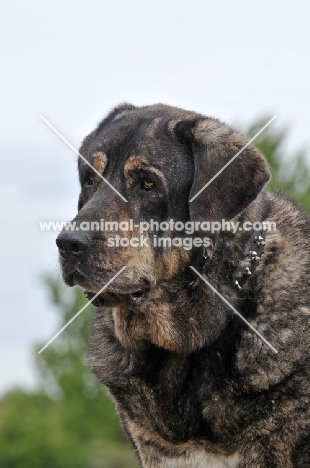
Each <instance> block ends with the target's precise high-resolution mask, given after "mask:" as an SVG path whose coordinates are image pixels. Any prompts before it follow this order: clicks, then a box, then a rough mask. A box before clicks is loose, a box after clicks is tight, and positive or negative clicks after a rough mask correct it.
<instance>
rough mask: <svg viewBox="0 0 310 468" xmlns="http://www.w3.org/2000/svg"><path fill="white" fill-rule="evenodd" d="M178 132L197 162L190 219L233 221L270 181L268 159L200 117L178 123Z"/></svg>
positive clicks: (219, 125)
mask: <svg viewBox="0 0 310 468" xmlns="http://www.w3.org/2000/svg"><path fill="white" fill-rule="evenodd" d="M176 132H177V134H178V138H182V136H183V138H184V140H185V141H186V143H187V146H188V147H189V148H190V152H191V154H192V157H193V160H194V180H193V184H192V187H191V191H190V196H189V211H190V217H191V220H193V221H199V220H221V219H226V220H229V219H231V218H233V217H234V216H236V215H237V214H238V213H240V212H241V211H242V210H244V209H245V208H246V207H247V206H248V205H249V204H250V203H251V201H253V200H254V199H255V198H256V197H257V195H258V194H259V192H260V191H261V190H262V189H263V187H264V185H265V184H266V182H267V181H268V180H269V178H270V172H269V169H268V164H267V162H266V160H265V158H264V157H263V156H262V155H261V154H260V152H259V151H258V150H257V149H256V148H254V147H253V146H251V145H248V146H247V147H246V148H244V146H245V145H246V144H247V139H246V138H245V137H244V136H242V135H240V134H239V133H238V132H236V131H234V130H233V129H232V128H231V127H229V126H228V125H226V124H223V123H222V122H219V121H218V120H215V119H211V118H200V119H196V120H190V121H187V122H179V124H178V125H177V128H176ZM243 148H244V149H243ZM242 149H243V151H242V152H241V153H240V154H239V155H238V156H237V157H235V156H236V155H237V154H238V153H239V152H240V151H241V150H242ZM234 157H235V158H234ZM230 161H231V162H230ZM225 166H226V167H225ZM208 183H209V184H208ZM206 184H208V185H207V187H206V188H204V187H205V185H206ZM201 189H203V190H202V191H201ZM200 191H201V193H199V192H200ZM197 194H198V195H197Z"/></svg>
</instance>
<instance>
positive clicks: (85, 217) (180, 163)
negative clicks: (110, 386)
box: [57, 104, 269, 351]
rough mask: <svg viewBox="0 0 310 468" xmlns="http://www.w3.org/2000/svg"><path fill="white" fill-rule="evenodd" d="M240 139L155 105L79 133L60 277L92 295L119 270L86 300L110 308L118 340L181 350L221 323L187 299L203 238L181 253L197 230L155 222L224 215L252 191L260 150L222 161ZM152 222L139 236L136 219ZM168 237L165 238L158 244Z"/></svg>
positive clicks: (263, 170) (262, 172) (119, 112)
mask: <svg viewBox="0 0 310 468" xmlns="http://www.w3.org/2000/svg"><path fill="white" fill-rule="evenodd" d="M246 143H247V140H246V139H245V138H244V137H243V136H241V135H240V134H238V133H237V132H235V131H234V130H232V129H231V128H230V127H229V126H227V125H225V124H223V123H221V122H219V121H218V120H215V119H211V118H206V117H204V116H202V115H199V114H196V113H193V112H188V111H184V110H181V109H178V108H174V107H169V106H165V105H161V104H158V105H154V106H146V107H141V108H138V107H134V106H132V105H127V104H125V105H122V106H119V107H117V108H115V109H114V110H113V111H112V112H111V113H110V114H109V115H108V116H107V117H106V118H105V119H104V120H103V121H102V122H101V123H100V124H99V126H98V127H97V129H96V130H94V131H93V132H92V133H91V134H90V135H88V136H87V137H86V138H85V140H84V142H83V144H82V146H81V149H80V153H81V154H82V156H83V158H85V159H82V158H79V175H80V183H81V194H80V197H79V204H78V209H79V211H78V214H77V216H76V217H75V218H74V220H73V222H75V229H74V230H73V231H72V230H71V231H66V230H63V232H62V233H61V234H60V235H59V236H58V239H57V245H58V247H59V251H60V259H61V266H62V271H63V277H64V280H65V282H66V283H67V284H68V285H70V286H72V285H75V284H79V285H80V286H82V287H83V288H84V289H85V290H86V291H88V293H89V294H90V295H94V294H96V293H97V292H98V291H100V290H101V288H103V286H104V285H105V284H107V283H108V282H109V281H110V280H111V279H112V278H113V277H114V276H115V275H116V274H117V273H118V272H119V270H120V269H121V268H122V267H124V266H126V269H124V271H122V273H121V274H120V275H119V276H117V277H116V278H115V279H114V280H113V281H112V282H111V283H109V284H108V286H107V287H106V288H105V290H104V291H103V292H102V293H101V294H100V296H99V297H98V298H97V299H96V300H95V305H98V306H100V305H105V306H107V307H109V306H111V307H114V322H115V329H116V334H117V336H118V338H119V339H120V340H121V341H122V343H123V344H124V345H126V346H130V347H133V348H137V347H140V348H141V347H143V346H146V345H147V343H150V342H151V343H153V344H156V345H158V346H161V347H164V348H166V349H170V350H173V351H188V350H192V349H195V348H197V347H199V346H202V345H203V344H205V343H206V342H210V341H212V340H214V339H215V338H216V336H218V334H219V332H220V330H221V329H222V328H223V326H224V323H225V317H224V314H223V316H222V315H221V314H218V311H216V310H215V309H216V308H215V309H214V304H213V306H212V300H211V299H210V300H211V303H210V304H209V305H210V308H209V310H208V307H206V306H205V304H204V300H203V298H201V303H200V305H198V308H197V304H199V300H197V297H196V298H195V307H194V305H193V304H191V303H192V293H193V291H192V290H191V288H192V287H196V286H194V285H197V282H196V281H195V280H197V277H195V276H194V275H195V274H194V273H193V272H192V271H191V270H190V269H189V265H190V264H191V263H192V262H195V263H196V261H197V258H198V257H199V256H200V255H201V251H202V248H203V244H204V242H205V241H204V240H203V239H202V240H201V242H198V243H197V242H196V244H195V248H194V249H187V248H186V245H188V244H186V243H183V240H184V238H185V237H186V238H188V237H191V238H193V236H195V235H196V234H197V233H191V234H190V235H188V234H187V233H185V232H184V231H183V232H177V234H176V232H173V233H172V232H171V231H169V232H168V231H167V230H166V229H164V227H165V226H167V225H168V223H169V221H170V220H171V219H173V220H174V221H178V222H180V223H183V224H185V223H187V222H189V221H192V222H195V221H196V222H197V221H202V220H213V221H214V220H221V219H223V218H225V219H226V220H229V219H231V218H232V217H234V216H236V215H237V214H238V213H240V212H241V211H243V210H244V209H245V208H246V207H247V206H248V205H249V204H250V203H251V202H252V201H253V200H254V199H255V198H256V197H257V195H258V193H259V192H260V191H261V190H262V188H263V186H264V184H265V183H266V181H267V180H268V178H269V171H268V167H267V164H266V162H265V160H264V158H263V157H262V156H261V155H260V153H259V152H258V151H257V150H256V149H255V148H253V147H252V146H247V147H246V148H245V149H244V150H243V151H242V152H241V154H240V155H239V156H238V157H237V158H236V159H235V160H234V161H232V162H231V164H229V165H227V163H229V161H230V160H231V159H232V158H233V157H234V156H235V155H236V154H237V153H238V152H239V151H240V150H241V149H242V148H243V147H244V146H245V145H246ZM85 160H86V161H88V163H89V164H87V162H86V161H85ZM225 165H227V167H226V168H225V169H224V170H223V171H222V172H220V171H221V169H223V168H224V166H225ZM94 169H95V170H94ZM219 172H220V173H219ZM218 173H219V174H218ZM100 174H101V175H102V176H103V177H104V178H105V179H106V181H107V182H108V183H107V182H105V181H104V180H102V178H101V177H100ZM217 174H218V175H217ZM216 175H217V177H215V176H216ZM213 177H215V178H214V180H213V182H212V183H211V184H210V185H209V186H208V187H207V188H205V189H204V190H203V191H202V192H201V193H200V194H199V195H198V196H197V197H195V195H196V194H197V193H198V192H199V191H200V190H201V189H202V188H203V187H204V185H205V184H207V182H208V181H210V180H211V179H212V178H213ZM112 187H113V188H114V190H113V189H112ZM120 195H121V196H122V197H121V196H120ZM193 197H195V198H194V200H193V201H192V202H190V200H191V199H192V198H193ZM124 199H125V200H127V201H125V200H124ZM151 220H153V231H152V230H151V231H150V230H149V231H147V232H141V230H140V228H141V224H139V223H141V222H143V223H147V222H150V221H151ZM164 222H166V225H165V223H164ZM107 223H108V224H107ZM112 223H114V224H112ZM156 223H158V225H157V224H156ZM154 226H155V227H156V226H159V230H157V231H156V232H154ZM151 227H152V226H151ZM109 228H114V230H113V232H111V231H109ZM117 229H118V230H117ZM155 234H156V235H155ZM175 237H177V238H178V239H179V240H178V242H174V243H173V244H171V243H169V242H167V241H162V242H157V239H158V238H164V239H167V238H170V239H173V238H174V239H175ZM124 239H125V240H124ZM158 244H159V246H158ZM204 245H205V244H204ZM184 246H185V248H184ZM213 301H214V299H213ZM212 307H213V309H214V310H212Z"/></svg>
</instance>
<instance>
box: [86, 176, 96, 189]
mask: <svg viewBox="0 0 310 468" xmlns="http://www.w3.org/2000/svg"><path fill="white" fill-rule="evenodd" d="M93 185H94V179H93V177H88V178H87V180H86V187H92V186H93Z"/></svg>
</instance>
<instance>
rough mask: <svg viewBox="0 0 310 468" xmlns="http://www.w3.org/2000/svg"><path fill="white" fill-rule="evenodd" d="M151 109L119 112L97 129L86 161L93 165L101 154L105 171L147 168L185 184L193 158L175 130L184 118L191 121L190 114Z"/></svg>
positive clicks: (192, 116) (191, 115)
mask: <svg viewBox="0 0 310 468" xmlns="http://www.w3.org/2000/svg"><path fill="white" fill-rule="evenodd" d="M153 107H155V109H149V108H148V109H147V110H145V111H143V110H141V109H138V110H131V111H124V112H120V114H118V115H116V116H115V117H114V119H113V120H112V121H110V122H107V123H106V124H105V125H102V127H100V126H99V128H98V130H97V134H96V136H95V137H94V138H93V140H92V141H91V143H90V145H89V148H88V151H87V159H88V160H89V161H90V162H95V161H96V159H98V154H103V155H104V159H105V162H104V165H105V166H107V167H108V172H114V173H115V171H119V170H123V169H128V168H130V169H135V168H136V169H139V166H140V167H142V166H143V167H144V168H145V167H147V166H148V165H149V166H151V167H154V168H155V169H158V170H159V171H161V172H162V173H163V174H164V175H165V176H166V177H167V178H170V176H173V177H172V178H173V180H175V179H177V180H178V181H179V182H181V183H182V180H183V179H184V181H185V179H187V178H188V174H189V173H191V172H192V170H193V161H192V159H193V158H192V156H191V154H190V153H189V150H188V149H187V147H186V146H185V145H184V144H183V143H181V142H180V141H179V140H178V138H177V136H176V134H175V129H176V125H177V124H178V123H179V122H181V121H182V120H184V119H185V118H187V119H188V118H194V114H192V113H189V112H184V111H181V110H180V111H178V109H173V112H172V111H170V109H171V108H168V110H167V109H166V108H165V106H162V108H159V109H157V108H156V106H153ZM167 107H168V106H167Z"/></svg>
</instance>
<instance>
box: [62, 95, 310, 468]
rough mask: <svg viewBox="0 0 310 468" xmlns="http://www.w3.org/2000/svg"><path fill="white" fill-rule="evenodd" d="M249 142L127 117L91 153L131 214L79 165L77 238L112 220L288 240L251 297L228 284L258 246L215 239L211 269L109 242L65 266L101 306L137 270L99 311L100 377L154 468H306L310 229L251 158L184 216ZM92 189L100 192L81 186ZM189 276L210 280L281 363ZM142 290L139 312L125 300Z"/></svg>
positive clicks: (261, 270)
mask: <svg viewBox="0 0 310 468" xmlns="http://www.w3.org/2000/svg"><path fill="white" fill-rule="evenodd" d="M246 141H247V140H246V139H245V138H244V137H243V136H241V135H240V134H239V133H237V132H236V131H234V130H233V129H231V128H230V127H229V126H227V125H225V124H223V123H221V122H219V121H218V120H215V119H211V118H206V117H204V116H202V115H199V114H196V113H193V112H188V111H184V110H181V109H177V108H174V107H169V106H165V105H161V104H159V105H154V106H146V107H141V108H138V107H134V106H132V105H127V104H125V105H122V106H119V107H117V108H115V109H114V110H113V111H112V112H111V113H110V114H109V115H108V116H107V117H106V118H105V119H104V120H103V121H102V122H101V123H100V125H99V126H98V128H97V129H96V130H94V131H93V132H92V133H91V135H89V136H88V137H87V138H86V139H85V140H84V142H83V144H82V147H81V152H82V154H83V155H84V156H85V157H86V158H87V159H88V160H89V161H90V162H91V163H92V164H94V165H95V166H96V167H97V168H99V169H100V168H101V169H100V170H104V172H103V175H104V177H106V178H107V179H108V180H109V181H110V182H111V183H112V184H113V185H114V186H115V187H116V189H117V190H119V192H120V193H122V194H123V195H124V196H125V197H126V198H127V200H128V202H127V203H126V202H124V201H123V200H121V198H119V197H118V195H117V194H116V193H115V192H113V191H112V190H111V189H110V188H109V187H108V186H107V185H106V184H105V183H104V182H103V181H101V179H100V178H99V177H98V176H96V174H95V173H93V172H92V170H91V169H90V168H89V167H88V166H87V165H86V164H85V163H84V162H83V161H82V160H81V159H80V160H79V171H80V179H81V184H82V190H81V195H80V199H79V212H78V214H77V216H76V218H75V221H76V222H77V225H79V224H80V223H81V222H82V221H86V220H92V221H94V220H100V219H102V218H103V219H105V220H111V221H112V220H113V221H118V222H120V221H125V220H129V219H130V218H132V219H134V220H135V222H138V221H140V220H142V219H144V220H149V219H151V218H152V219H154V220H158V221H163V220H169V219H170V218H173V219H174V220H179V221H183V222H184V221H187V220H203V219H213V220H218V219H222V218H225V219H226V220H228V219H234V221H236V220H239V221H263V220H265V221H266V220H269V221H275V222H276V225H277V230H276V231H273V232H268V234H267V238H266V247H265V251H264V254H263V257H262V259H261V262H260V264H259V266H258V268H257V270H256V271H255V274H253V276H252V277H251V278H250V279H249V280H248V282H247V283H246V285H245V286H244V288H243V289H242V290H241V291H238V290H236V289H235V287H234V286H233V278H234V274H235V272H236V271H238V268H239V267H240V265H242V266H243V267H245V266H247V265H249V260H246V259H244V256H243V251H244V248H245V246H246V245H247V243H248V240H249V238H250V235H251V232H238V233H237V234H236V235H232V234H230V233H219V234H216V235H213V236H211V240H212V243H211V246H210V248H209V249H208V258H207V262H206V264H205V265H204V260H203V257H202V249H201V248H196V249H194V250H192V251H185V250H184V249H182V248H172V249H156V248H153V247H152V246H151V245H149V246H148V247H141V248H118V249H117V248H108V247H107V245H106V238H107V236H108V235H110V234H109V233H105V232H92V233H89V234H88V235H89V236H90V235H91V236H92V237H91V242H92V244H91V248H89V249H88V250H87V251H86V252H81V253H80V254H79V255H75V256H72V258H65V259H62V269H63V276H64V280H65V281H66V282H67V284H69V285H71V286H72V285H73V284H80V285H81V286H82V287H84V288H85V289H86V290H88V291H90V292H92V293H96V292H97V291H99V289H100V288H101V287H102V286H103V285H104V284H105V283H106V282H107V281H108V280H109V279H110V278H111V277H113V276H114V275H115V274H116V273H117V271H118V270H120V268H121V267H123V266H124V265H127V268H126V270H125V271H124V272H123V273H122V274H121V275H120V276H118V277H117V278H116V280H115V281H114V282H113V283H112V284H111V285H110V286H109V288H108V290H107V291H105V292H104V293H103V294H102V297H101V300H100V301H99V304H98V303H97V305H102V304H103V305H105V306H106V307H98V308H96V310H95V317H94V322H93V327H92V338H91V343H90V363H91V366H92V369H93V370H94V372H95V373H96V374H97V376H98V377H99V379H100V380H101V381H102V382H103V384H104V385H106V386H107V388H108V389H109V391H110V394H111V395H112V397H113V399H114V401H115V405H116V408H117V411H118V414H119V417H120V420H121V422H122V425H123V428H124V430H125V432H126V434H127V435H128V438H129V440H130V441H131V443H132V445H133V447H134V448H135V450H136V451H137V455H138V458H139V460H140V463H141V466H143V467H144V468H151V467H154V468H155V467H159V468H161V467H162V468H166V467H167V468H168V467H171V468H172V467H181V468H182V467H192V468H195V467H197V468H200V467H216V468H224V467H231V468H263V467H266V468H267V467H268V468H292V467H296V468H297V467H298V468H306V467H307V468H308V467H309V466H310V410H309V396H310V385H309V380H310V379H309V377H310V375H309V374H310V367H309V337H310V328H309V320H310V301H309V297H310V293H309V291H310V289H309V287H310V280H309V271H310V238H309V228H310V222H309V218H308V216H307V215H306V214H305V213H303V212H302V211H301V210H300V209H299V208H298V207H297V206H296V205H295V204H294V202H292V201H291V200H289V199H287V198H285V197H284V196H282V195H281V194H278V193H273V192H265V191H264V190H263V188H264V185H265V183H266V182H267V180H268V178H269V171H268V167H267V164H266V162H265V160H264V158H263V157H262V155H261V154H260V153H259V152H258V151H257V150H256V149H255V148H254V147H253V146H248V147H247V148H246V149H245V150H244V151H243V152H242V153H241V154H240V156H238V158H237V159H236V160H235V161H234V162H232V163H231V165H230V166H229V167H228V168H227V169H226V170H225V171H224V172H223V173H222V174H221V175H219V176H218V178H217V179H216V180H215V181H214V182H213V183H212V184H210V186H209V187H208V188H207V189H206V190H205V191H204V192H203V193H202V194H201V195H200V196H199V197H197V198H196V199H195V201H194V202H192V203H189V199H190V198H191V197H192V196H193V195H195V193H197V191H198V190H199V189H200V188H201V187H202V186H203V185H204V184H205V183H206V182H207V181H208V180H210V179H211V177H213V175H215V174H216V173H217V172H218V171H219V170H220V169H221V167H223V165H224V164H226V162H228V161H229V160H230V159H231V158H232V157H233V156H234V155H235V154H236V153H237V152H238V151H239V150H240V149H241V148H242V147H243V146H244V144H245V143H246ZM89 177H91V178H93V180H94V186H93V187H87V186H86V185H85V181H87V180H88V178H89ZM145 177H147V178H148V179H152V180H153V181H155V183H156V188H155V189H154V190H152V191H149V192H146V191H143V189H141V180H142V179H143V178H145ZM114 234H115V233H114ZM114 234H113V235H114ZM125 234H126V235H127V236H128V237H130V236H137V235H138V233H137V232H128V233H125ZM122 235H124V233H123V234H122ZM183 235H184V234H183ZM187 237H188V235H187ZM190 265H193V266H195V268H197V269H198V270H200V271H202V270H203V271H204V274H205V277H206V278H207V279H208V281H209V282H210V283H211V284H212V285H213V286H214V287H215V288H216V289H217V290H218V291H219V292H220V293H221V294H222V295H223V296H224V297H226V299H227V300H229V301H230V303H231V304H233V305H234V306H235V307H236V308H237V309H238V310H239V311H240V312H241V313H242V314H243V315H244V317H245V318H246V319H247V320H248V321H249V322H250V323H251V324H252V325H253V326H254V327H256V328H257V330H258V331H259V332H261V333H262V334H263V335H264V337H265V338H266V339H267V340H268V341H269V342H270V343H272V344H273V346H274V347H275V348H277V349H278V354H277V355H276V354H274V353H273V352H272V351H271V350H270V348H269V347H268V346H266V345H265V344H263V343H262V341H261V340H260V339H259V338H258V337H257V336H256V335H255V334H253V332H252V331H251V330H249V329H248V328H247V326H246V325H245V324H244V323H243V322H242V321H240V319H239V318H238V317H236V316H234V315H233V314H232V312H231V311H230V309H229V308H228V307H227V306H226V305H225V304H224V303H223V302H222V300H221V299H220V298H219V297H217V296H216V295H215V294H214V293H213V292H212V291H211V290H210V289H209V287H208V286H207V285H206V284H205V283H204V282H203V281H202V280H200V279H199V278H198V277H197V276H196V274H195V273H194V272H193V271H192V270H191V269H190V268H189V266H190ZM143 288H144V289H147V293H146V295H145V297H144V298H143V299H141V300H139V301H136V302H133V301H132V300H130V297H131V296H130V293H132V292H134V291H137V290H138V289H143Z"/></svg>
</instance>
